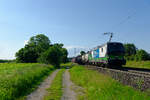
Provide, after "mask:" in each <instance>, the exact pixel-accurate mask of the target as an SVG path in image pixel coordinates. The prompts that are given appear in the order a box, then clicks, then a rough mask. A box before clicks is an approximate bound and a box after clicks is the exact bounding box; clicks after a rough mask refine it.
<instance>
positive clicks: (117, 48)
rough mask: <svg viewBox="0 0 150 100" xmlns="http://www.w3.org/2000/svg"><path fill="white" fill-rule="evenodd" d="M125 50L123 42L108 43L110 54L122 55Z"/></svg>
mask: <svg viewBox="0 0 150 100" xmlns="http://www.w3.org/2000/svg"><path fill="white" fill-rule="evenodd" d="M124 53H125V50H124V47H123V44H121V43H109V44H108V55H121V54H124Z"/></svg>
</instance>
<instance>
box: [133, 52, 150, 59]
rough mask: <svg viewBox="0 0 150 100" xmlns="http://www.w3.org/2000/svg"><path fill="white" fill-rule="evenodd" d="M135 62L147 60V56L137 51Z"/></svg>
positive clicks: (145, 53)
mask: <svg viewBox="0 0 150 100" xmlns="http://www.w3.org/2000/svg"><path fill="white" fill-rule="evenodd" d="M135 60H137V61H142V60H149V54H148V53H147V52H146V51H145V50H143V49H140V50H137V53H136V56H135Z"/></svg>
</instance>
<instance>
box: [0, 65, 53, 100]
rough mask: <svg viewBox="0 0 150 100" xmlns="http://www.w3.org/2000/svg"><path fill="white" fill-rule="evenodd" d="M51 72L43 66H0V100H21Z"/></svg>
mask: <svg viewBox="0 0 150 100" xmlns="http://www.w3.org/2000/svg"><path fill="white" fill-rule="evenodd" d="M52 70H54V68H53V67H52V66H48V65H43V64H25V63H24V64H15V63H10V64H8V63H5V64H0V100H23V98H24V97H25V95H27V94H28V93H30V92H32V91H33V90H34V89H35V88H36V87H37V85H39V83H40V82H41V81H42V80H43V79H44V78H45V77H46V76H48V75H49V73H50V72H52Z"/></svg>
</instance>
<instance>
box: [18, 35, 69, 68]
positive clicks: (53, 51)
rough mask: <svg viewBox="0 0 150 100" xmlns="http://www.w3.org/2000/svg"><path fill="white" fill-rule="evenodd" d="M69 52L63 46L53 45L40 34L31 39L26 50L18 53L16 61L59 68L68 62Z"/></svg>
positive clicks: (22, 49) (23, 49)
mask: <svg viewBox="0 0 150 100" xmlns="http://www.w3.org/2000/svg"><path fill="white" fill-rule="evenodd" d="M67 56H68V52H67V50H66V49H65V48H63V44H58V43H56V44H51V42H50V40H49V38H48V37H47V36H45V35H44V34H38V35H36V36H33V37H31V38H30V39H29V41H28V43H27V44H26V45H25V47H24V48H21V49H20V50H19V51H18V52H17V53H16V61H17V62H20V63H36V62H40V63H45V64H52V65H54V66H56V67H59V65H60V63H66V62H67Z"/></svg>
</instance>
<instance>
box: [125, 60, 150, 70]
mask: <svg viewBox="0 0 150 100" xmlns="http://www.w3.org/2000/svg"><path fill="white" fill-rule="evenodd" d="M124 67H134V68H145V69H146V68H147V69H150V61H127V63H126V65H125V66H124Z"/></svg>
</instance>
